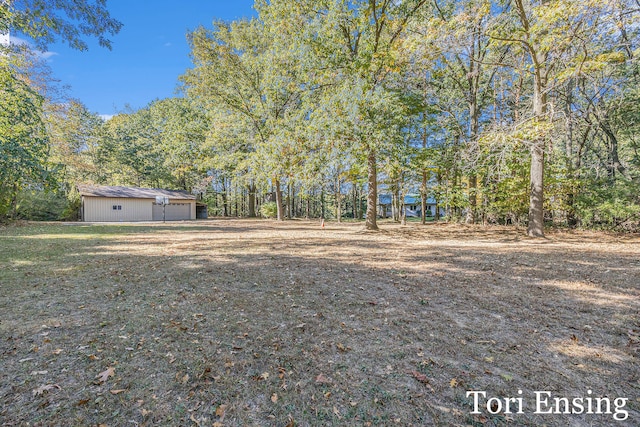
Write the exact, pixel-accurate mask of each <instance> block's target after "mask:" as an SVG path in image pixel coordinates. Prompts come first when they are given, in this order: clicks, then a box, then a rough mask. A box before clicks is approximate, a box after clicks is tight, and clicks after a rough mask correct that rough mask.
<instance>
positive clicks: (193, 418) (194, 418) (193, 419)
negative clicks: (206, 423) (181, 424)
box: [189, 414, 200, 427]
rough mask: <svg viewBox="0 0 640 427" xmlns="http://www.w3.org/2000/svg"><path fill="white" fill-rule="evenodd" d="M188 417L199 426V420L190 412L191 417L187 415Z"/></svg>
mask: <svg viewBox="0 0 640 427" xmlns="http://www.w3.org/2000/svg"><path fill="white" fill-rule="evenodd" d="M189 419H190V420H191V421H193V422H194V423H195V424H196V425H197V426H198V427H200V421H198V420H196V417H194V416H193V414H191V417H189Z"/></svg>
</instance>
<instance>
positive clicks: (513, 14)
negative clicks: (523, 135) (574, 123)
mask: <svg viewBox="0 0 640 427" xmlns="http://www.w3.org/2000/svg"><path fill="white" fill-rule="evenodd" d="M600 7H601V4H600V2H598V1H594V0H590V1H584V2H574V1H570V0H543V1H533V0H514V1H513V2H509V3H507V4H506V5H505V7H504V9H503V13H502V16H501V18H502V19H501V20H500V21H499V23H498V25H497V26H496V27H495V29H494V30H493V31H492V32H491V37H492V38H493V39H494V40H495V41H496V42H497V43H496V45H505V44H506V45H511V46H514V47H516V48H519V49H521V50H522V52H523V53H524V54H525V55H526V58H527V63H526V64H525V69H524V70H522V71H525V72H529V73H530V76H531V77H532V81H533V84H532V86H533V93H532V109H531V112H530V115H529V117H528V118H527V120H528V121H529V128H530V132H529V137H528V138H527V139H528V140H527V143H528V145H529V151H530V157H531V166H530V189H529V190H530V193H529V194H530V201H529V224H528V228H527V233H528V234H529V235H530V236H532V237H542V236H544V164H545V148H546V146H547V143H548V132H549V130H550V129H551V128H552V126H551V124H552V117H550V116H549V103H548V96H549V92H550V91H551V90H552V89H553V88H554V87H556V86H557V85H558V84H559V83H560V82H561V81H563V80H565V79H566V78H567V77H568V76H570V75H571V73H572V72H574V71H575V70H577V69H579V66H580V64H581V63H582V62H584V60H585V58H584V55H582V54H581V53H580V52H579V51H578V50H576V49H574V44H575V42H576V40H590V39H592V38H593V37H594V33H595V31H596V30H595V28H597V25H598V22H599V18H601V16H602V15H601V9H600Z"/></svg>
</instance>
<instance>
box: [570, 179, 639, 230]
mask: <svg viewBox="0 0 640 427" xmlns="http://www.w3.org/2000/svg"><path fill="white" fill-rule="evenodd" d="M583 185H584V189H583V191H582V192H580V195H579V197H578V200H577V202H576V211H577V215H578V217H579V219H580V221H581V225H582V226H584V227H596V228H607V229H619V228H620V227H627V226H629V224H631V227H632V228H631V229H632V230H633V231H637V230H638V228H639V227H638V224H640V197H639V196H638V195H639V194H640V185H639V184H638V183H637V182H632V181H627V180H619V181H617V182H616V183H615V184H614V185H613V186H612V185H611V184H610V183H609V182H606V181H602V180H594V181H591V182H588V181H587V182H584V183H583ZM627 223H629V224H627Z"/></svg>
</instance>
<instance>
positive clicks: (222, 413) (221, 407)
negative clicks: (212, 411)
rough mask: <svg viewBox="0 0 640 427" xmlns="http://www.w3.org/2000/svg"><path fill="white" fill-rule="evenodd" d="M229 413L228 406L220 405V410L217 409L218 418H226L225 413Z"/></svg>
mask: <svg viewBox="0 0 640 427" xmlns="http://www.w3.org/2000/svg"><path fill="white" fill-rule="evenodd" d="M226 411H227V405H220V406H218V408H217V409H216V416H217V417H221V418H222V417H224V413H225V412H226Z"/></svg>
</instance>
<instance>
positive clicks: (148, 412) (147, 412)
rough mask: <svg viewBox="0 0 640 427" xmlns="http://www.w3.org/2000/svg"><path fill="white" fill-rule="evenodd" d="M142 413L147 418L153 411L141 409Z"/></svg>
mask: <svg viewBox="0 0 640 427" xmlns="http://www.w3.org/2000/svg"><path fill="white" fill-rule="evenodd" d="M140 413H141V414H142V416H143V417H146V416H147V415H149V414H150V413H151V411H147V410H146V409H144V408H142V409H140Z"/></svg>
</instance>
